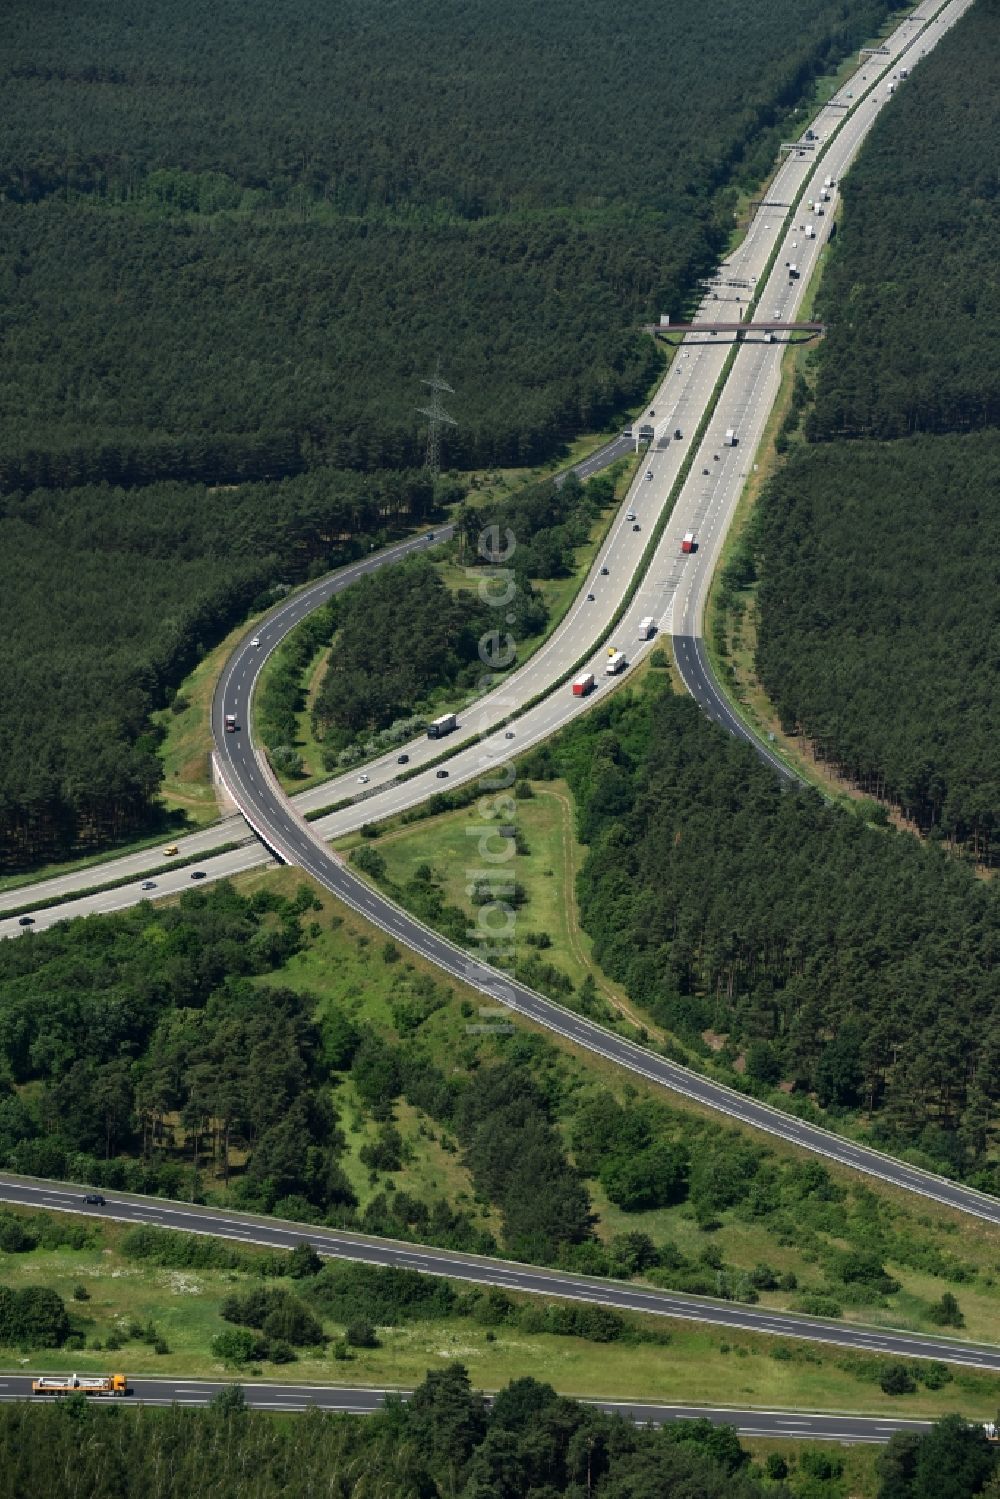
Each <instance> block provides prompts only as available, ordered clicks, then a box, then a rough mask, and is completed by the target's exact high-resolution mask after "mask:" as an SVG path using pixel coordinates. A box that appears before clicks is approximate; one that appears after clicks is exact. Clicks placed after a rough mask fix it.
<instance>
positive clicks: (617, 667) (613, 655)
mask: <svg viewBox="0 0 1000 1499" xmlns="http://www.w3.org/2000/svg"><path fill="white" fill-rule="evenodd" d="M627 665H628V661H627V660H626V659H625V652H624V651H619V650H612V651H608V659H607V663H606V665H605V667H604V671H605V674H606V675H607V676H609V677H616V676H617V675H618V673H619V672H622V671H624V670H625V668H626V666H627Z"/></svg>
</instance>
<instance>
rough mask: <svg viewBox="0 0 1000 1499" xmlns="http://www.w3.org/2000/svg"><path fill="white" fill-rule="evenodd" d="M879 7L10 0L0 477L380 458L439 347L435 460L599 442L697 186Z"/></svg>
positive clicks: (663, 289)
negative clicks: (713, 46) (446, 413)
mask: <svg viewBox="0 0 1000 1499" xmlns="http://www.w3.org/2000/svg"><path fill="white" fill-rule="evenodd" d="M888 9H889V6H888V5H887V4H885V3H884V0H853V3H850V4H847V5H840V4H835V3H833V0H775V3H774V4H772V5H769V6H766V7H760V6H752V5H746V6H740V7H737V8H734V7H733V6H732V5H731V4H729V3H727V0H709V4H708V8H707V10H706V8H705V6H704V5H702V6H698V7H693V6H687V7H673V8H671V9H670V10H669V11H665V10H664V9H663V8H662V7H661V6H658V5H656V4H654V3H653V0H631V3H630V4H628V5H626V6H624V7H623V6H621V5H615V4H611V3H609V0H587V3H586V4H585V5H583V6H582V8H581V6H580V5H571V4H569V3H568V0H549V3H547V4H545V5H537V4H533V3H531V0H513V3H511V4H507V5H504V6H502V7H498V6H494V5H491V4H489V3H487V0H474V3H472V4H471V5H470V4H467V3H463V4H458V3H455V0H452V3H448V4H444V5H441V4H435V5H431V4H428V3H426V0H395V3H393V4H390V5H389V6H387V7H381V8H380V9H379V10H378V11H377V12H376V11H373V10H372V9H371V7H370V6H368V5H365V4H364V3H362V0H338V3H336V4H333V5H330V4H326V3H321V0H292V3H290V4H285V5H283V6H281V7H280V9H278V10H276V9H274V8H273V7H271V6H268V5H266V4H264V3H263V0H249V3H241V4H237V3H235V0H222V3H220V4H218V5H214V6H212V8H211V11H210V14H209V15H208V16H206V14H205V11H204V7H202V6H200V5H197V4H195V3H194V0H169V3H167V4H164V5H158V6H152V5H147V6H142V7H139V8H138V9H137V11H136V12H135V13H133V14H132V15H130V16H129V17H128V18H125V17H124V16H121V17H116V16H114V15H112V14H109V13H108V12H107V11H106V10H105V9H104V8H103V7H101V6H99V5H97V4H96V3H88V4H84V5H83V6H80V7H74V8H73V11H72V13H70V14H69V15H66V14H63V13H62V12H59V11H51V12H48V13H45V12H44V11H43V12H42V13H41V14H39V11H38V7H37V6H35V5H32V4H30V3H29V0H14V4H13V5H11V6H8V7H6V8H5V20H4V38H3V39H4V66H3V72H2V75H0V77H2V86H0V98H2V109H0V119H2V124H0V162H2V163H3V166H2V169H0V170H2V178H0V181H2V188H3V192H2V196H3V199H4V201H3V203H2V204H0V245H2V246H3V250H2V252H0V256H2V259H0V282H2V283H3V285H4V288H5V290H4V303H5V317H4V343H5V354H6V357H5V360H4V363H3V369H2V371H0V434H2V436H0V477H2V480H3V483H4V487H6V488H9V487H11V486H14V485H18V486H20V485H32V484H37V483H56V484H60V483H66V482H70V483H75V482H80V481H81V480H86V479H103V478H106V479H108V480H110V481H111V482H121V481H124V482H129V483H132V482H143V481H144V480H145V479H147V478H149V477H171V478H198V479H202V478H206V477H211V478H214V479H215V480H217V481H225V482H232V481H233V480H235V479H236V478H239V477H244V476H247V477H252V478H261V477H268V476H274V475H279V474H285V473H289V472H294V471H295V470H296V469H297V468H299V467H301V466H304V465H305V466H311V465H313V464H315V463H316V462H321V463H326V464H331V465H333V466H335V467H344V466H359V467H365V468H373V467H405V466H407V465H408V464H410V463H412V462H413V461H414V460H415V459H416V458H418V457H419V456H420V453H421V439H420V433H419V426H420V422H419V418H418V417H417V416H416V413H415V409H414V408H415V407H417V406H419V405H422V404H424V402H423V401H422V400H421V399H420V398H421V395H422V391H421V388H420V385H419V378H420V376H421V375H426V374H430V373H431V370H432V368H433V364H434V360H435V358H436V357H437V356H438V355H440V356H442V358H443V360H444V362H445V366H446V370H445V373H446V375H447V377H448V379H449V380H450V381H451V383H452V384H453V385H454V386H455V388H456V401H455V403H454V405H455V408H456V409H455V412H454V414H455V415H456V416H457V417H459V418H460V427H459V429H458V431H457V432H456V434H455V435H454V438H453V440H452V446H451V449H450V456H451V458H452V460H453V461H454V462H456V463H457V464H459V465H460V466H464V467H468V466H470V465H471V464H473V463H479V464H482V463H489V462H504V463H515V462H525V461H533V460H535V459H537V458H538V457H540V456H542V455H543V454H545V453H550V452H551V451H553V448H554V447H555V446H557V445H558V443H559V442H560V441H561V440H562V439H563V438H564V437H565V436H566V434H567V433H570V432H573V431H576V430H579V429H580V428H581V427H583V428H587V427H594V426H600V425H601V424H602V423H603V422H604V421H605V420H606V419H607V417H608V416H609V415H610V414H611V413H612V412H613V411H614V410H615V408H616V407H620V406H621V405H622V404H623V402H627V401H629V400H632V399H636V398H641V393H642V392H643V390H644V388H645V386H646V385H647V383H648V381H649V379H650V378H651V375H652V372H653V369H654V368H655V362H656V355H655V352H654V350H653V349H652V347H651V346H650V344H649V342H648V340H645V341H644V340H643V339H642V337H641V336H640V335H639V334H638V333H637V332H636V324H637V323H638V322H639V321H640V320H641V319H642V318H644V317H648V316H649V315H650V314H652V313H654V312H657V311H659V310H660V308H677V307H679V306H680V305H681V303H682V301H683V299H684V297H685V295H686V294H687V293H688V292H689V290H690V289H691V285H692V280H693V278H694V277H695V276H696V275H697V274H700V273H702V272H703V271H705V270H706V269H707V267H708V265H709V263H710V261H711V258H712V256H713V255H714V254H715V253H716V251H717V250H718V248H719V246H720V244H721V243H722V235H723V234H724V233H725V232H726V231H727V230H728V227H729V223H731V220H732V211H731V203H730V199H729V197H728V196H726V194H725V193H724V192H723V190H724V189H725V188H726V187H727V186H728V185H729V184H730V183H731V182H732V180H733V178H734V176H736V175H739V176H742V177H743V178H745V179H747V178H749V177H752V176H753V175H754V174H755V173H761V172H763V171H765V170H766V169H767V167H768V165H769V162H770V159H771V155H772V153H773V148H774V145H775V143H776V140H777V137H778V134H779V133H780V122H781V118H782V115H783V114H784V113H785V112H787V111H788V109H789V108H790V107H792V106H795V105H796V104H798V103H799V102H800V100H801V99H802V97H803V95H804V92H805V90H806V88H807V86H808V84H809V82H810V80H811V78H812V77H813V76H814V75H815V73H816V72H817V71H821V70H822V68H823V67H824V66H825V65H826V63H827V62H828V61H829V60H830V59H831V58H834V57H839V56H841V55H843V53H844V52H847V51H849V50H850V48H851V46H852V45H854V44H856V43H858V42H860V41H861V40H863V39H864V38H866V37H867V36H868V35H870V33H871V31H872V30H873V29H877V26H878V24H879V21H880V20H881V18H882V17H883V16H884V14H885V13H886V11H887V10H888ZM723 30H724V31H725V33H726V35H727V37H728V45H727V46H726V47H725V49H724V50H723V51H722V52H721V55H720V56H719V57H718V58H716V59H714V60H713V65H712V67H711V69H705V68H704V66H703V60H704V54H703V39H704V36H705V35H706V33H707V34H709V35H713V34H716V33H719V32H721V31H723ZM637 42H639V43H640V46H639V49H638V51H637ZM667 58H669V66H665V65H664V63H665V61H666V59H667ZM695 83H696V84H697V86H695ZM206 448H208V449H209V451H210V453H211V455H212V456H211V458H210V459H209V460H208V461H209V463H212V462H213V461H214V472H213V473H212V474H210V475H208V474H206V472H205V468H206V453H205V450H206ZM213 449H214V451H212V450H213Z"/></svg>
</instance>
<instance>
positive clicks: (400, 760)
mask: <svg viewBox="0 0 1000 1499" xmlns="http://www.w3.org/2000/svg"><path fill="white" fill-rule="evenodd" d="M409 763H410V757H409V755H397V756H396V764H397V765H409Z"/></svg>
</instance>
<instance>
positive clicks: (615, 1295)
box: [0, 1171, 1000, 1372]
mask: <svg viewBox="0 0 1000 1499" xmlns="http://www.w3.org/2000/svg"><path fill="white" fill-rule="evenodd" d="M83 1191H84V1189H83V1188H82V1187H74V1186H71V1185H67V1184H66V1183H62V1182H50V1181H43V1180H40V1179H38V1178H34V1177H23V1176H15V1175H13V1174H12V1173H10V1172H6V1171H5V1172H0V1201H5V1202H16V1203H21V1204H22V1205H24V1206H29V1207H32V1208H35V1209H44V1210H46V1211H49V1212H70V1213H81V1214H93V1215H94V1216H95V1217H99V1218H112V1219H114V1220H116V1221H118V1222H123V1223H143V1224H155V1225H156V1226H158V1227H161V1228H172V1229H179V1230H181V1231H184V1232H187V1233H203V1234H212V1235H215V1236H216V1237H218V1238H223V1239H229V1240H233V1241H235V1242H243V1243H247V1244H261V1245H265V1246H266V1247H268V1248H271V1249H292V1248H294V1246H295V1245H296V1244H300V1243H309V1244H312V1245H313V1246H314V1247H315V1249H316V1251H317V1253H318V1254H321V1255H325V1256H328V1257H329V1258H333V1259H345V1260H360V1261H363V1262H364V1263H366V1264H372V1265H392V1266H395V1267H397V1268H400V1269H405V1270H418V1271H420V1272H422V1273H423V1274H426V1275H441V1276H447V1277H448V1278H449V1279H453V1280H464V1281H471V1282H473V1283H474V1284H476V1285H481V1286H496V1287H499V1288H501V1289H503V1290H508V1291H520V1292H524V1293H530V1294H532V1295H537V1296H557V1297H561V1298H563V1299H565V1300H568V1301H587V1302H592V1303H595V1304H598V1305H600V1306H609V1307H613V1308H614V1309H615V1310H617V1311H621V1312H645V1313H648V1314H650V1315H653V1316H659V1317H676V1318H680V1319H681V1320H683V1321H686V1322H704V1323H709V1324H711V1325H712V1326H716V1327H724V1328H727V1329H729V1330H730V1331H732V1332H756V1333H765V1334H768V1335H770V1336H773V1337H785V1338H794V1339H799V1340H801V1339H807V1340H809V1341H811V1342H820V1343H833V1344H836V1345H837V1346H838V1347H841V1348H848V1349H851V1350H853V1351H855V1352H864V1353H878V1354H882V1355H889V1356H893V1357H898V1358H930V1359H940V1360H941V1361H942V1362H944V1363H951V1364H962V1365H966V1366H969V1367H971V1368H975V1369H986V1370H991V1371H996V1372H1000V1348H996V1347H990V1346H989V1345H987V1344H980V1343H969V1342H965V1341H963V1340H961V1339H958V1338H947V1337H927V1336H923V1335H921V1334H919V1333H907V1332H895V1331H893V1330H892V1329H890V1328H874V1327H863V1326H852V1325H851V1324H849V1323H842V1322H836V1321H827V1320H824V1319H823V1318H819V1317H804V1316H798V1315H796V1314H794V1313H791V1312H774V1311H768V1310H765V1309H761V1308H754V1307H749V1306H742V1305H739V1304H738V1303H735V1302H731V1301H716V1300H713V1299H711V1298H710V1297H701V1296H685V1295H683V1294H682V1293H680V1292H674V1291H659V1290H655V1289H653V1288H647V1287H643V1286H637V1285H631V1284H629V1283H627V1282H624V1281H617V1280H604V1279H601V1278H599V1277H596V1276H589V1275H571V1274H568V1273H566V1272H564V1271H560V1270H548V1269H544V1268H541V1267H539V1266H535V1265H521V1264H517V1263H515V1262H514V1261H511V1260H503V1259H499V1258H492V1257H489V1256H486V1255H475V1254H460V1253H458V1252H457V1251H454V1250H445V1249H433V1248H428V1247H426V1246H424V1245H420V1244H408V1243H403V1242H401V1241H398V1240H394V1239H382V1238H376V1237H374V1236H372V1235H368V1234H360V1233H353V1232H350V1233H349V1232H346V1231H344V1230H340V1229H328V1228H317V1227H314V1226H313V1225H306V1224H301V1223H289V1222H287V1221H283V1220H281V1219H277V1218H268V1217H264V1216H263V1215H258V1214H254V1213H235V1212H230V1211H228V1210H224V1209H221V1208H215V1207H199V1206H196V1205H194V1204H188V1203H180V1202H169V1201H164V1200H163V1199H161V1198H156V1197H141V1196H139V1195H137V1194H134V1193H127V1192H105V1194H104V1196H105V1199H106V1202H105V1206H104V1207H103V1208H101V1207H89V1206H87V1204H85V1203H84V1202H83Z"/></svg>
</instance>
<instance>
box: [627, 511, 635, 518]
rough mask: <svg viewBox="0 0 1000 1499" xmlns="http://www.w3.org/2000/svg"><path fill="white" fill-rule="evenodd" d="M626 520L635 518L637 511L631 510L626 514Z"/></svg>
mask: <svg viewBox="0 0 1000 1499" xmlns="http://www.w3.org/2000/svg"><path fill="white" fill-rule="evenodd" d="M625 519H626V520H635V511H634V510H629V511H628V512H627V513H626V515H625Z"/></svg>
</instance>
